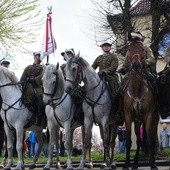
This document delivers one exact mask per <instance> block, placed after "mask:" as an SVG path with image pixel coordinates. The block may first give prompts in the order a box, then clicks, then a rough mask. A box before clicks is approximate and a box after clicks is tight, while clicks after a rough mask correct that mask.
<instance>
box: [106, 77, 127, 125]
mask: <svg viewBox="0 0 170 170" xmlns="http://www.w3.org/2000/svg"><path fill="white" fill-rule="evenodd" d="M108 84H109V88H110V92H111V98H112V101H113V105H114V113H115V121H116V122H117V124H119V125H122V124H123V122H124V114H123V111H122V102H121V98H120V97H121V96H120V94H119V93H120V91H119V82H118V80H117V79H116V78H112V79H111V81H109V82H108Z"/></svg>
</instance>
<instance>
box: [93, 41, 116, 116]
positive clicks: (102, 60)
mask: <svg viewBox="0 0 170 170" xmlns="http://www.w3.org/2000/svg"><path fill="white" fill-rule="evenodd" d="M111 46H112V43H110V42H104V43H102V44H101V45H100V47H101V49H102V52H103V54H101V55H99V56H98V57H97V58H96V59H95V61H94V62H93V64H92V67H93V68H94V69H97V68H99V72H98V74H99V77H100V78H101V79H103V80H105V81H106V82H107V83H108V87H109V90H110V96H111V99H112V102H113V103H114V106H115V108H114V109H115V110H114V111H115V113H116V112H117V111H118V108H117V107H118V98H117V94H118V88H119V81H118V75H117V72H116V70H117V68H118V64H119V61H118V58H117V55H116V54H114V53H112V52H111Z"/></svg>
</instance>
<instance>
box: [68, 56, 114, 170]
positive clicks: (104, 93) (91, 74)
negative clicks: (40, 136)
mask: <svg viewBox="0 0 170 170" xmlns="http://www.w3.org/2000/svg"><path fill="white" fill-rule="evenodd" d="M81 81H83V82H84V87H85V92H86V97H85V99H84V101H83V111H84V129H85V132H84V133H85V134H84V141H83V145H84V146H83V156H82V160H81V162H80V165H79V169H83V168H84V165H85V158H86V152H87V149H88V148H89V141H90V140H91V136H92V126H93V123H95V124H98V125H99V127H100V130H101V136H102V139H103V147H104V162H105V166H107V168H111V164H112V160H111V159H110V154H109V149H110V128H111V126H110V120H111V121H113V120H112V118H111V117H112V114H111V113H112V112H111V108H112V106H111V99H110V95H109V92H108V89H107V86H106V84H105V83H104V82H103V81H101V79H100V78H99V76H98V74H97V73H96V72H95V70H94V69H93V68H92V67H91V66H90V65H89V64H88V62H87V61H86V60H85V59H83V58H81V57H79V56H76V57H74V58H71V59H69V60H68V62H67V64H66V91H67V92H68V93H72V91H73V89H74V86H77V84H78V83H80V82H81ZM102 168H104V166H103V167H102Z"/></svg>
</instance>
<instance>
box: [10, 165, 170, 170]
mask: <svg viewBox="0 0 170 170" xmlns="http://www.w3.org/2000/svg"><path fill="white" fill-rule="evenodd" d="M14 169H15V168H11V170H14ZM42 169H43V168H42V167H40V168H35V170H42ZM74 169H75V170H76V168H74ZM93 169H94V170H97V169H100V168H93ZM158 169H159V170H170V166H158ZM25 170H29V168H25ZM50 170H56V169H55V168H54V167H53V168H51V169H50ZM86 170H90V169H87V168H86ZM116 170H122V167H118V168H116ZM138 170H150V167H148V166H147V167H140V168H138Z"/></svg>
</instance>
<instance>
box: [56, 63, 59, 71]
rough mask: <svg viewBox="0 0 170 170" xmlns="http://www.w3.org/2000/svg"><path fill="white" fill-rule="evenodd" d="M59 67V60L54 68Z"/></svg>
mask: <svg viewBox="0 0 170 170" xmlns="http://www.w3.org/2000/svg"><path fill="white" fill-rule="evenodd" d="M58 68H59V62H57V65H56V70H58Z"/></svg>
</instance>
